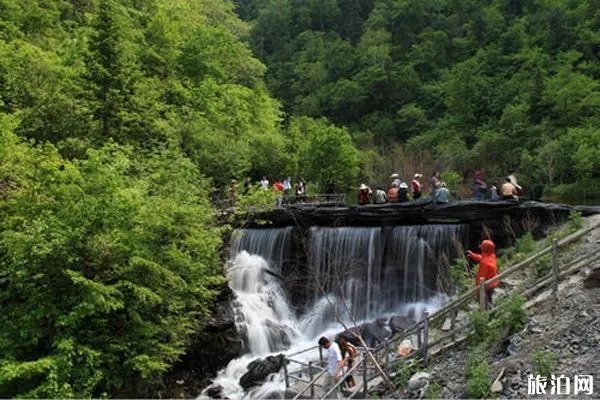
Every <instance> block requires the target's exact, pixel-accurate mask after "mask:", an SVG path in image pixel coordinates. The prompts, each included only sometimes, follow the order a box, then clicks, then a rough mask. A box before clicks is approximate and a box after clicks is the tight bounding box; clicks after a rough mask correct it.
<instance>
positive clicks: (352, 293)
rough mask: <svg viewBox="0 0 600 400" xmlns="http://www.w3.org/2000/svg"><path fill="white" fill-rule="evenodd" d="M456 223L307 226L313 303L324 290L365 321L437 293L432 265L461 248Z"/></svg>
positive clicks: (443, 262)
mask: <svg viewBox="0 0 600 400" xmlns="http://www.w3.org/2000/svg"><path fill="white" fill-rule="evenodd" d="M463 229H464V228H463V227H462V226H461V225H423V226H398V227H394V228H392V229H391V232H384V230H383V229H382V228H311V238H312V240H311V244H312V245H311V265H312V271H313V275H314V276H313V280H314V286H313V288H312V298H313V299H314V302H315V304H316V303H317V301H318V299H319V298H321V297H322V296H323V294H324V293H328V294H332V295H335V296H336V297H337V298H338V299H339V300H341V301H344V302H345V303H346V304H347V305H348V310H349V312H350V313H351V314H352V316H353V317H355V318H359V319H363V318H364V319H371V318H375V317H378V316H380V315H382V314H386V313H390V312H394V311H397V309H398V306H399V305H401V304H408V303H417V302H422V301H424V300H426V299H427V298H429V297H432V296H434V295H435V294H436V293H437V290H436V289H437V286H436V282H435V278H436V277H437V275H438V271H437V270H438V268H440V266H442V265H445V266H447V265H449V263H450V262H451V261H452V259H454V257H455V256H456V255H458V254H459V252H460V249H461V247H460V246H458V249H456V245H457V244H460V243H461V241H462V237H463V236H464V235H463V232H462V230H463Z"/></svg>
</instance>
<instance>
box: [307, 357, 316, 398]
mask: <svg viewBox="0 0 600 400" xmlns="http://www.w3.org/2000/svg"><path fill="white" fill-rule="evenodd" d="M313 375H314V374H313V368H312V361H309V362H308V378H309V379H310V398H311V399H314V398H315V383H314V382H313V379H314V376H313Z"/></svg>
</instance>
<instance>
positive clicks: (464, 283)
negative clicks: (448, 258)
mask: <svg viewBox="0 0 600 400" xmlns="http://www.w3.org/2000/svg"><path fill="white" fill-rule="evenodd" d="M466 262H467V261H466V260H464V259H462V258H459V259H456V261H455V262H454V264H452V265H451V266H450V278H451V279H452V286H453V288H454V291H455V292H456V293H464V292H466V291H467V290H469V289H472V288H473V278H471V277H470V276H469V275H468V274H467V271H466V266H465V263H466Z"/></svg>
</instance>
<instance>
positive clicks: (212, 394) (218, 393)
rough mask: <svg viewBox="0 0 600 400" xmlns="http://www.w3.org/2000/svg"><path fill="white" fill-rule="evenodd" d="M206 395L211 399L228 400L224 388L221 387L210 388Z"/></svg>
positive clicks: (207, 389)
mask: <svg viewBox="0 0 600 400" xmlns="http://www.w3.org/2000/svg"><path fill="white" fill-rule="evenodd" d="M204 393H205V394H206V395H207V396H208V397H209V398H211V399H227V397H225V395H224V394H223V386H221V385H212V386H209V387H208V388H206V390H205V391H204Z"/></svg>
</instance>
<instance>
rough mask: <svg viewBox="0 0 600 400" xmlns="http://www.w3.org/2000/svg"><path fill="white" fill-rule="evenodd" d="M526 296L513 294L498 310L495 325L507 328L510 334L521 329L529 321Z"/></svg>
mask: <svg viewBox="0 0 600 400" xmlns="http://www.w3.org/2000/svg"><path fill="white" fill-rule="evenodd" d="M524 306H525V298H524V297H523V296H521V295H517V296H513V297H512V298H510V299H509V300H508V301H507V302H506V303H505V304H503V305H502V307H501V308H500V309H499V310H498V313H497V314H496V317H495V319H494V321H493V325H495V326H497V327H499V328H503V329H506V330H507V333H508V334H512V333H515V332H518V331H520V330H521V329H523V327H524V326H525V323H526V322H527V311H526V310H525V307H524Z"/></svg>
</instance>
